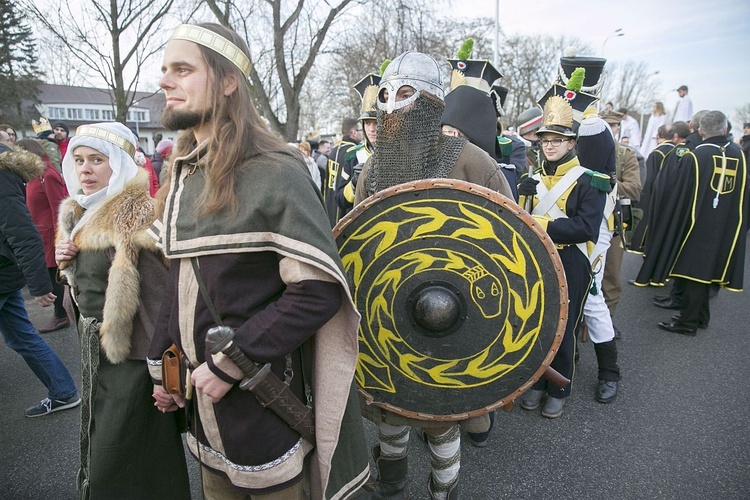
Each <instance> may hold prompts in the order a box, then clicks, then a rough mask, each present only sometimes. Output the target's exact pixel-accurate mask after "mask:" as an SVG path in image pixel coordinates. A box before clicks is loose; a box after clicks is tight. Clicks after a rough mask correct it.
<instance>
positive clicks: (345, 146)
mask: <svg viewBox="0 0 750 500" xmlns="http://www.w3.org/2000/svg"><path fill="white" fill-rule="evenodd" d="M341 133H342V134H343V137H342V139H341V142H339V143H338V144H337V145H336V147H335V148H333V149H332V150H331V154H330V155H328V172H327V175H326V180H325V182H324V184H325V185H324V186H323V199H324V200H325V203H326V212H328V220H329V221H330V222H331V227H333V226H335V225H336V223H337V222H338V220H339V219H340V218H342V217H343V216H344V215H346V214H347V212H349V210H351V209H352V204H351V202H348V201H346V200H345V199H344V198H343V197H340V196H339V197H337V196H336V192H337V191H338V190H339V188H341V187H342V186H344V185H345V184H347V183H348V182H349V177H348V174H347V177H346V178H344V170H343V165H344V162H345V161H346V160H345V159H346V155H347V154H348V153H349V150H350V149H352V148H354V147H355V146H356V145H357V144H358V143H359V141H360V140H361V139H362V137H361V135H362V130H361V125H360V124H359V121H358V120H357V119H356V118H345V119H344V121H343V122H342V125H341Z"/></svg>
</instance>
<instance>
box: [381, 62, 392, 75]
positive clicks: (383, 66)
mask: <svg viewBox="0 0 750 500" xmlns="http://www.w3.org/2000/svg"><path fill="white" fill-rule="evenodd" d="M389 64H391V60H390V59H386V60H385V61H383V64H381V65H380V76H383V71H385V68H387V67H388V65H389Z"/></svg>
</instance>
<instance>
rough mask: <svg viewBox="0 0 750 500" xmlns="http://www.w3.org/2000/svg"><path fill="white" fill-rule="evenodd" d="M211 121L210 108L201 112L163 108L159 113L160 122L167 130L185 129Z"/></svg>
mask: <svg viewBox="0 0 750 500" xmlns="http://www.w3.org/2000/svg"><path fill="white" fill-rule="evenodd" d="M210 121H211V110H210V109H206V110H204V111H201V112H197V111H176V110H174V109H172V108H165V109H164V112H163V113H162V115H161V124H162V125H164V128H166V129H167V130H185V129H189V128H193V127H197V126H198V125H202V124H204V123H208V122H210Z"/></svg>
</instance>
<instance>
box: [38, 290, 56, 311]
mask: <svg viewBox="0 0 750 500" xmlns="http://www.w3.org/2000/svg"><path fill="white" fill-rule="evenodd" d="M56 298H57V295H55V294H54V293H52V292H50V293H48V294H46V295H40V296H39V297H34V300H36V303H37V304H39V305H40V306H42V307H49V306H51V305H52V304H54V303H55V299H56Z"/></svg>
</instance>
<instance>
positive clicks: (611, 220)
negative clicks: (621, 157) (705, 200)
mask: <svg viewBox="0 0 750 500" xmlns="http://www.w3.org/2000/svg"><path fill="white" fill-rule="evenodd" d="M588 113H590V116H586V117H585V118H584V119H583V121H582V122H581V126H580V127H579V128H578V158H579V160H580V161H581V163H583V164H584V165H592V170H596V171H598V172H600V173H602V174H606V175H607V176H609V178H610V179H614V177H615V170H616V168H615V164H616V160H615V148H616V143H615V140H614V137H612V134H611V133H610V131H609V127H608V126H607V124H606V123H605V122H604V120H602V119H601V118H600V117H599V116H598V115H597V114H596V111H595V109H594V108H589V109H588V110H587V111H586V114H588ZM610 183H611V184H614V182H613V181H612V180H611V181H610ZM616 201H617V191H616V190H613V191H612V192H610V193H609V194H608V195H607V202H606V204H605V208H604V214H603V217H602V220H601V225H600V227H599V238H598V239H597V241H596V245H595V246H594V249H593V251H592V252H591V254H590V255H589V261H590V262H591V269H592V272H593V274H594V285H593V286H592V287H591V289H590V291H589V294H588V297H587V298H586V302H585V304H584V308H583V315H584V321H585V326H586V331H587V332H588V337H589V339H591V342H592V343H593V344H594V352H595V353H596V360H597V364H598V368H599V373H598V380H599V382H598V385H597V389H596V394H595V396H594V398H595V399H596V401H598V402H600V403H611V402H612V401H614V399H615V398H616V397H617V391H618V389H619V385H620V367H619V365H618V363H617V358H618V353H617V343H616V342H615V340H614V339H615V329H614V325H613V324H612V317H611V316H610V315H609V309H607V304H606V303H605V301H604V295H603V294H602V292H601V289H602V279H603V277H604V270H605V260H606V255H607V252H608V251H609V248H610V242H611V241H612V236H613V234H614V230H615V227H616V223H615V214H614V211H615V207H616Z"/></svg>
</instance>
